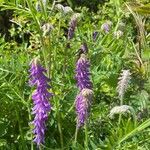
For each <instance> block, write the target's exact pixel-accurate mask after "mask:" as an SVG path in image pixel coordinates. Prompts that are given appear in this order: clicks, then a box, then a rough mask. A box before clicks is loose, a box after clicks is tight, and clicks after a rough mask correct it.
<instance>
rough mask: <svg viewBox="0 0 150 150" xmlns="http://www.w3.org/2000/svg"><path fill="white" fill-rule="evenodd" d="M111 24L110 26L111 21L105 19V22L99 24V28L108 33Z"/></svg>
mask: <svg viewBox="0 0 150 150" xmlns="http://www.w3.org/2000/svg"><path fill="white" fill-rule="evenodd" d="M111 26H112V22H111V21H106V22H105V23H103V24H102V25H101V30H103V31H104V32H105V33H109V31H110V27H111Z"/></svg>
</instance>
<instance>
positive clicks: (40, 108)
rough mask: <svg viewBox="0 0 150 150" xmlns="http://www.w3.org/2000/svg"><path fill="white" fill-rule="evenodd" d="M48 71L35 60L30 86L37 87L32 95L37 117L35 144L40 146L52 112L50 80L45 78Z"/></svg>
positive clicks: (35, 119) (33, 111)
mask: <svg viewBox="0 0 150 150" xmlns="http://www.w3.org/2000/svg"><path fill="white" fill-rule="evenodd" d="M45 73H46V70H45V69H44V68H43V67H42V66H41V65H40V64H39V63H38V61H37V59H33V61H32V62H31V69H30V81H29V83H30V85H31V86H36V90H35V91H34V92H33V94H32V99H33V103H34V107H33V108H32V114H34V115H35V118H34V120H33V122H32V123H33V124H34V130H33V133H34V134H35V139H34V142H35V143H36V144H37V145H38V146H39V145H40V144H41V143H44V137H45V130H46V124H45V122H46V120H47V119H48V112H49V111H50V110H51V105H50V103H49V99H50V98H51V97H52V93H50V92H48V89H49V88H50V86H49V85H48V81H49V79H48V78H47V77H46V76H45Z"/></svg>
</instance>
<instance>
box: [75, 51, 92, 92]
mask: <svg viewBox="0 0 150 150" xmlns="http://www.w3.org/2000/svg"><path fill="white" fill-rule="evenodd" d="M89 67H90V63H89V60H88V59H87V58H86V55H85V54H81V55H80V58H79V59H78V61H77V63H76V80H77V86H78V87H79V89H80V91H81V90H82V89H83V88H88V89H91V88H92V83H91V81H90V72H89Z"/></svg>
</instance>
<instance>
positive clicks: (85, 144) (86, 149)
mask: <svg viewBox="0 0 150 150" xmlns="http://www.w3.org/2000/svg"><path fill="white" fill-rule="evenodd" d="M84 129H85V142H84V146H85V150H88V127H87V122H86V123H85V125H84Z"/></svg>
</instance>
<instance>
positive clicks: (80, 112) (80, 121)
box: [75, 88, 93, 128]
mask: <svg viewBox="0 0 150 150" xmlns="http://www.w3.org/2000/svg"><path fill="white" fill-rule="evenodd" d="M92 97H93V91H92V90H90V89H86V88H85V89H82V91H81V92H80V93H79V94H78V95H77V97H76V101H75V103H76V113H77V126H78V128H79V127H81V126H83V125H84V124H85V122H86V120H87V118H88V115H89V108H90V105H91V101H92Z"/></svg>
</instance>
